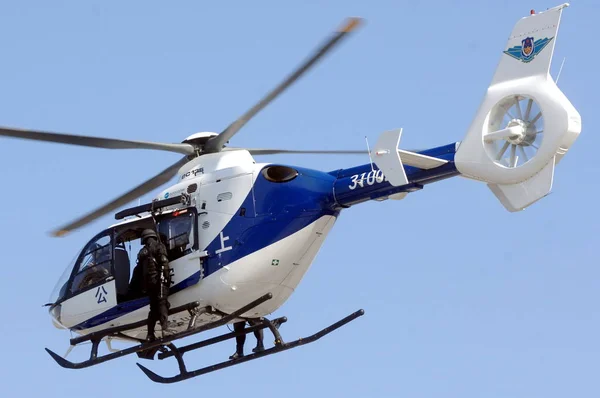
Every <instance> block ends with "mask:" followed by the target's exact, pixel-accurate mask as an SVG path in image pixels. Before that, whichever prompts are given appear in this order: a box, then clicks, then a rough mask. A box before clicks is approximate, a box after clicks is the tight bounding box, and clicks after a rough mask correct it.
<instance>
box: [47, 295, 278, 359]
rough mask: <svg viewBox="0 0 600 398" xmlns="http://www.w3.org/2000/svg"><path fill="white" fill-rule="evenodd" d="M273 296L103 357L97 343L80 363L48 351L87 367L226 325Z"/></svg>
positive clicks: (54, 356) (264, 297)
mask: <svg viewBox="0 0 600 398" xmlns="http://www.w3.org/2000/svg"><path fill="white" fill-rule="evenodd" d="M272 297H273V294H271V293H267V294H265V295H264V296H262V297H260V298H258V299H256V300H254V301H253V302H251V303H250V304H247V305H245V306H244V307H242V308H240V309H239V310H237V311H234V312H232V313H231V314H229V315H227V316H224V317H223V318H221V319H219V320H217V321H214V322H210V323H207V324H206V325H203V326H201V327H199V328H196V329H192V330H184V331H183V332H179V333H176V334H173V335H170V336H165V337H163V338H159V339H156V340H154V341H152V342H145V343H142V344H139V345H136V346H133V347H129V348H126V349H123V350H120V351H117V352H113V353H111V354H106V355H103V356H101V357H97V356H96V353H97V348H98V347H97V344H95V348H96V349H95V350H94V346H92V350H91V351H92V352H91V353H90V359H88V360H87V361H83V362H79V363H74V362H71V361H68V360H66V359H65V358H63V357H61V356H60V355H58V354H56V353H55V352H53V351H52V350H49V349H48V348H46V351H47V352H48V354H50V356H51V357H52V358H53V359H54V360H55V361H56V363H58V364H59V365H60V366H62V367H63V368H67V369H82V368H87V367H90V366H94V365H98V364H100V363H103V362H106V361H110V360H112V359H116V358H120V357H123V356H125V355H129V354H133V353H137V352H141V351H146V350H149V349H152V348H157V347H163V346H166V345H168V344H170V343H171V342H172V341H174V340H178V339H182V338H184V337H189V336H192V335H194V334H197V333H200V332H204V331H206V330H209V329H213V328H216V327H219V326H222V325H225V324H226V323H228V322H230V321H232V320H234V319H236V318H238V317H239V316H240V315H242V314H243V313H245V312H247V311H249V310H251V309H252V308H255V307H258V306H259V305H261V304H262V303H264V302H265V301H267V300H270V299H271V298H272ZM98 342H99V340H98Z"/></svg>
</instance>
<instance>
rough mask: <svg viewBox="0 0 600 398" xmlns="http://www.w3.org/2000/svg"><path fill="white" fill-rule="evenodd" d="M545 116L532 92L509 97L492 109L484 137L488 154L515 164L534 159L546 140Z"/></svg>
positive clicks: (500, 161) (498, 161)
mask: <svg viewBox="0 0 600 398" xmlns="http://www.w3.org/2000/svg"><path fill="white" fill-rule="evenodd" d="M543 133H544V116H543V114H542V111H541V109H540V107H539V105H538V104H537V103H536V102H535V101H534V100H533V98H530V97H528V96H524V95H515V96H511V97H508V98H505V99H504V100H503V101H501V102H500V103H498V104H497V105H496V106H495V107H494V108H493V109H492V111H491V112H490V119H489V128H488V132H487V133H485V134H484V136H483V140H484V143H485V148H486V151H487V153H488V155H489V156H490V157H491V158H492V159H493V160H494V162H495V163H496V164H498V165H501V166H504V167H508V168H515V167H519V166H522V165H524V164H525V163H527V162H528V161H529V160H531V159H533V158H534V157H535V155H536V154H537V151H538V150H539V148H540V145H541V144H542V138H543Z"/></svg>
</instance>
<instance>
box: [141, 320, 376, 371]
mask: <svg viewBox="0 0 600 398" xmlns="http://www.w3.org/2000/svg"><path fill="white" fill-rule="evenodd" d="M364 313H365V311H364V310H362V309H361V310H358V311H356V312H354V313H352V314H350V315H348V316H347V317H345V318H344V319H341V320H339V321H338V322H336V323H334V324H332V325H330V326H328V327H326V328H325V329H322V330H321V331H319V332H317V333H315V334H313V335H312V336H309V337H306V338H300V339H298V340H295V341H291V342H289V343H283V342H280V343H279V344H277V343H276V344H275V346H274V347H272V348H269V349H266V350H264V351H260V352H257V353H255V354H251V355H246V356H243V357H240V358H238V359H234V360H229V361H224V362H220V363H217V364H215V365H210V366H206V367H204V368H201V369H198V370H194V371H192V372H189V371H188V370H187V369H186V367H185V362H184V361H183V354H182V353H181V352H180V350H179V349H177V348H176V347H174V346H173V345H172V344H171V345H169V346H168V347H169V349H170V351H171V352H169V353H168V355H165V356H175V358H176V359H177V364H178V366H179V374H178V375H177V376H173V377H163V376H160V375H158V374H156V373H154V372H153V371H151V370H150V369H148V368H146V367H145V366H143V365H140V364H139V363H137V366H138V367H139V368H140V369H141V370H142V371H143V372H144V373H145V374H146V376H148V378H149V379H150V380H152V381H154V382H157V383H176V382H179V381H183V380H187V379H191V378H193V377H197V376H201V375H203V374H206V373H210V372H214V371H217V370H221V369H224V368H228V367H230V366H234V365H239V364H241V363H244V362H248V361H252V360H254V359H258V358H261V357H265V356H267V355H272V354H276V353H279V352H282V351H286V350H290V349H292V348H296V347H299V346H301V345H304V344H309V343H312V342H314V341H317V340H318V339H320V338H321V337H323V336H325V335H327V334H329V333H331V332H333V331H334V330H336V329H338V328H340V327H342V326H344V325H345V324H347V323H349V322H351V321H353V320H355V319H356V318H358V317H359V316H362V315H364ZM267 327H268V326H267Z"/></svg>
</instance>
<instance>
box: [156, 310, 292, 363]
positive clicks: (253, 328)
mask: <svg viewBox="0 0 600 398" xmlns="http://www.w3.org/2000/svg"><path fill="white" fill-rule="evenodd" d="M285 322H287V318H286V317H284V316H283V317H281V318H277V319H275V320H273V321H271V323H273V324H274V325H275V327H277V328H279V326H281V325H282V324H283V323H285ZM268 327H269V326H268V325H266V324H264V323H261V324H258V325H254V326H250V327H249V328H244V330H243V331H241V332H231V333H226V334H222V335H220V336H216V337H211V338H210V339H206V340H203V341H199V342H197V343H193V344H188V345H186V346H183V347H179V348H177V351H179V353H180V354H181V355H183V354H185V353H186V352H189V351H194V350H197V349H198V348H202V347H206V346H209V345H213V344H216V343H220V342H221V341H225V340H229V339H232V338H234V337H237V336H241V335H243V334H249V333H252V332H255V331H257V330H262V329H266V328H268ZM174 355H176V354H175V352H174V351H173V350H171V351H169V352H164V353H160V354H158V359H165V358H169V357H172V356H174Z"/></svg>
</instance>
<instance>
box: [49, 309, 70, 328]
mask: <svg viewBox="0 0 600 398" xmlns="http://www.w3.org/2000/svg"><path fill="white" fill-rule="evenodd" d="M60 312H61V305H60V304H55V305H52V306H51V307H50V309H49V310H48V313H49V314H50V318H51V319H52V325H54V327H55V328H57V329H67V328H66V327H65V326H64V325H63V324H61V323H60Z"/></svg>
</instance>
